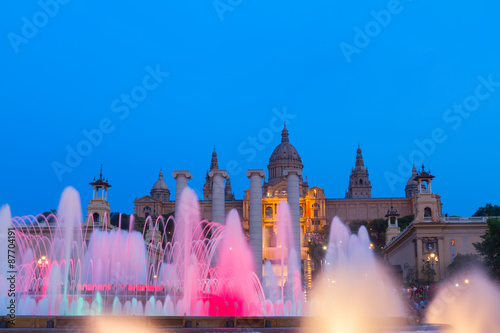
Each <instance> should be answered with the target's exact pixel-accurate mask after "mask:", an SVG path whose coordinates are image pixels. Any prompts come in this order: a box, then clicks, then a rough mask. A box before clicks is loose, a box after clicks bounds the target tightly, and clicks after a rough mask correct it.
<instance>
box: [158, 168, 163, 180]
mask: <svg viewBox="0 0 500 333" xmlns="http://www.w3.org/2000/svg"><path fill="white" fill-rule="evenodd" d="M158 178H159V179H163V170H162V168H161V167H160V174H159V175H158Z"/></svg>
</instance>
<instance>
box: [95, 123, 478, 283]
mask: <svg viewBox="0 0 500 333" xmlns="http://www.w3.org/2000/svg"><path fill="white" fill-rule="evenodd" d="M303 168H304V164H303V161H302V159H301V157H300V155H299V152H298V151H297V149H296V148H295V147H294V146H293V145H292V144H291V143H290V139H289V132H288V130H287V128H286V126H285V127H284V128H283V131H282V133H281V142H280V143H279V144H278V145H277V146H276V148H275V149H274V151H273V152H272V154H271V156H270V158H269V163H268V165H267V177H266V173H265V172H264V170H263V169H250V170H248V171H247V172H246V176H247V177H248V178H249V188H248V189H247V190H245V191H244V193H243V196H242V197H241V198H237V197H236V196H235V195H234V193H233V191H232V188H231V180H230V177H229V174H228V173H227V172H226V171H225V170H221V169H219V163H218V157H217V153H216V151H215V149H214V151H213V153H212V158H211V161H210V168H209V170H208V171H207V173H206V175H205V185H204V186H203V198H202V199H201V200H200V208H201V217H202V219H205V220H210V221H216V222H220V223H224V220H225V216H226V215H227V214H228V213H229V211H230V210H231V209H236V210H237V211H238V213H239V215H240V217H241V220H242V227H243V229H244V230H245V232H246V234H247V237H248V238H249V243H250V247H251V249H252V253H253V254H254V260H255V267H258V266H259V265H262V263H263V261H264V260H270V261H271V262H273V261H275V260H277V259H279V258H280V255H281V251H280V249H279V248H278V247H277V244H276V243H277V240H276V232H277V225H276V218H277V209H278V204H279V203H280V202H281V201H284V200H286V201H287V202H288V203H289V205H290V211H291V222H292V234H293V238H294V243H295V244H298V243H300V244H301V251H300V254H299V253H297V258H296V260H297V261H298V262H300V261H304V260H307V259H308V258H307V241H308V240H312V239H316V240H321V234H320V231H321V230H322V229H323V228H324V227H325V226H327V225H328V224H329V223H330V222H331V221H332V219H333V218H334V217H335V216H338V217H339V218H340V219H341V220H343V221H344V222H345V223H347V224H349V223H350V222H354V221H370V220H374V219H387V221H388V228H387V230H386V245H385V247H384V250H383V254H384V257H385V259H386V260H387V262H388V263H390V264H391V265H393V266H395V267H398V268H397V269H399V270H400V273H402V274H403V276H404V275H405V274H406V272H405V270H406V269H407V267H414V270H415V271H416V272H417V278H421V277H420V276H419V274H420V273H419V271H420V266H421V264H422V263H423V262H425V260H427V259H428V260H431V258H433V260H435V261H436V262H435V277H436V279H438V280H439V279H443V278H446V277H447V270H446V267H447V266H448V265H449V264H450V263H451V262H452V261H453V259H454V257H455V256H456V255H457V254H459V253H461V254H468V253H475V250H474V248H473V246H472V243H473V242H477V241H479V240H480V236H481V235H482V234H484V232H485V231H486V227H487V225H486V219H485V218H475V217H448V216H443V214H442V211H441V205H442V204H441V197H440V195H439V194H437V193H434V192H433V191H432V187H431V181H432V179H433V178H434V176H433V175H431V173H430V171H426V170H425V169H424V166H423V165H422V169H421V170H418V171H417V168H416V167H415V166H413V169H412V175H411V176H410V178H409V179H408V182H407V184H406V186H405V188H404V189H403V188H402V189H401V193H404V197H395V198H372V195H371V189H372V185H371V182H370V179H369V173H368V168H367V167H366V166H365V161H364V160H363V155H362V151H361V148H360V147H359V145H358V148H357V150H356V159H355V161H354V167H353V168H352V170H351V174H350V177H349V182H348V187H347V190H346V192H345V197H344V198H327V197H326V196H325V192H324V189H323V188H321V187H319V186H316V185H314V186H309V183H308V181H307V177H306V179H305V181H304V179H303V177H302V175H303V172H302V171H303ZM172 177H173V178H174V179H175V197H176V198H179V197H180V193H181V192H182V190H183V189H184V188H185V187H186V186H188V180H189V179H191V178H192V175H191V173H190V172H189V171H188V170H176V171H174V172H173V173H172ZM90 185H92V187H93V198H92V200H91V201H90V204H89V206H88V207H87V220H89V219H90V218H92V219H93V220H94V222H98V225H99V226H101V225H102V224H103V223H102V221H103V220H104V219H103V216H104V215H106V214H109V212H110V209H109V203H108V202H107V189H108V188H109V187H110V186H111V185H110V184H109V183H108V182H107V181H106V180H105V179H104V178H103V177H102V171H101V175H100V177H99V179H98V180H95V179H94V181H93V182H92V183H90ZM170 194H171V192H170V188H169V186H168V184H167V182H166V181H165V179H164V175H163V171H162V170H160V173H159V175H158V180H157V181H156V182H155V183H154V184H153V186H152V188H151V191H150V193H149V195H145V196H142V197H140V198H136V199H135V200H134V213H135V214H136V215H137V216H138V217H142V218H148V217H151V218H153V219H155V218H156V217H158V216H159V215H162V214H170V213H174V214H175V211H176V207H177V202H175V201H173V200H170ZM408 215H413V216H414V219H413V221H412V223H411V224H410V225H409V226H408V227H407V228H406V229H405V230H403V231H401V229H400V227H399V226H398V217H399V216H408ZM107 227H110V228H112V226H111V225H109V222H108V226H107ZM150 228H151V226H150ZM151 232H152V230H148V233H147V234H146V238H148V237H149V236H148V235H150V233H151ZM438 259H439V260H440V261H437V260H438ZM304 263H305V261H304ZM275 266H276V265H274V266H273V270H276V269H280V268H279V267H275ZM433 267H434V266H433ZM256 273H257V274H258V276H259V278H260V279H262V277H263V276H262V272H260V270H258V271H257V272H256ZM275 273H276V272H275ZM277 275H278V276H279V275H280V274H277ZM283 275H284V276H286V275H287V273H286V272H284V274H283ZM279 283H280V284H281V283H284V281H279Z"/></svg>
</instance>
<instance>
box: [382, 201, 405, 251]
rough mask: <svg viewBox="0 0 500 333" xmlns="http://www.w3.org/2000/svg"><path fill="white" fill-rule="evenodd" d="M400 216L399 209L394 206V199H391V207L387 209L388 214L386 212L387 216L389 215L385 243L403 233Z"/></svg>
mask: <svg viewBox="0 0 500 333" xmlns="http://www.w3.org/2000/svg"><path fill="white" fill-rule="evenodd" d="M398 216H399V213H398V211H397V210H395V209H394V207H393V206H392V200H391V209H389V210H387V214H385V217H387V224H388V225H387V230H386V231H385V244H386V245H387V244H388V243H390V242H391V241H392V240H393V239H394V238H396V237H397V235H399V234H400V233H401V229H400V228H399V226H398ZM393 219H394V222H393Z"/></svg>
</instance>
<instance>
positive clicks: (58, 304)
mask: <svg viewBox="0 0 500 333" xmlns="http://www.w3.org/2000/svg"><path fill="white" fill-rule="evenodd" d="M178 207H179V209H178V210H179V211H178V212H177V214H176V219H174V218H172V217H171V218H169V219H168V220H164V219H163V218H162V217H161V216H160V217H158V218H157V219H156V220H154V221H153V220H152V219H151V217H148V218H147V219H146V223H145V225H144V228H143V231H142V233H141V232H138V231H134V229H133V224H134V221H133V217H131V221H130V227H129V230H121V229H120V228H114V229H112V230H107V228H106V226H107V225H108V224H107V223H106V218H107V217H106V216H105V217H104V223H103V225H104V229H102V228H101V227H99V226H98V225H96V224H95V223H94V221H93V220H92V216H90V220H89V221H84V222H85V223H84V222H82V219H81V215H82V212H81V204H80V197H79V194H78V192H77V191H76V190H74V189H73V188H71V187H70V188H67V189H65V190H64V192H63V194H62V197H61V201H60V205H59V207H58V215H57V216H54V215H49V216H48V217H45V216H44V215H41V214H40V215H37V216H26V217H14V218H11V214H10V208H9V207H8V206H4V207H2V208H1V209H0V240H1V241H2V244H4V242H5V240H4V239H5V238H6V235H7V233H8V231H9V228H11V229H10V230H12V231H13V233H14V234H15V236H16V245H17V246H16V269H17V275H16V279H17V280H16V295H15V298H12V297H10V296H9V295H8V294H7V292H6V291H7V289H8V286H7V285H6V282H5V281H6V276H7V271H8V267H7V262H8V261H7V258H5V254H4V253H1V254H0V269H1V271H0V275H2V276H0V306H2V309H3V310H2V311H5V309H6V308H7V307H6V306H7V305H8V304H9V302H11V299H15V302H16V304H17V308H16V314H17V316H22V315H27V316H83V317H85V318H90V317H88V316H92V317H93V316H109V315H112V316H140V317H144V318H149V317H159V318H163V317H165V316H174V317H175V318H178V317H176V316H181V317H179V318H182V319H179V320H181V323H180V324H179V322H177V324H176V325H181V326H178V327H187V326H188V325H192V323H191V319H189V320H188V319H186V318H195V317H196V316H210V317H213V318H215V317H233V318H240V317H248V316H250V317H258V318H261V317H262V318H263V319H262V320H261V321H259V320H260V319H256V320H257V322H258V325H261V326H257V327H267V326H268V325H269V326H272V325H274V326H276V325H277V326H280V325H287V326H289V327H293V326H294V327H296V326H297V325H298V324H299V323H300V322H299V321H293V320H291V319H289V316H295V317H297V318H298V316H311V315H313V316H314V317H306V319H304V320H303V322H302V323H303V324H304V325H305V327H307V328H306V330H312V331H315V332H317V331H329V332H368V331H370V330H371V329H372V328H373V327H374V326H373V320H371V319H376V318H378V320H379V321H380V320H382V321H389V320H390V318H393V317H404V313H402V309H403V306H402V304H401V301H400V300H399V299H398V295H397V293H396V292H395V288H394V286H393V283H392V281H391V279H390V278H389V277H388V276H387V275H386V273H385V272H384V269H383V268H382V266H381V265H380V264H379V263H378V262H377V260H376V259H375V258H374V255H373V253H372V251H371V250H370V249H369V236H368V232H367V230H366V229H365V228H364V227H362V228H361V229H360V231H359V232H358V234H357V235H351V234H350V232H349V230H348V228H347V227H346V226H345V225H344V224H343V223H342V222H341V221H340V220H339V219H338V218H335V219H334V220H333V221H332V225H331V232H330V238H329V244H328V250H327V253H326V257H325V260H324V262H323V273H322V275H321V276H320V278H319V280H318V281H319V282H318V286H317V288H315V290H314V291H313V294H312V300H311V301H309V302H305V299H304V293H303V290H302V283H301V281H302V279H301V272H300V263H299V262H297V260H296V259H294V258H296V257H298V256H297V255H296V254H297V251H300V250H299V249H297V247H298V244H294V240H293V239H294V238H293V234H292V228H291V217H290V208H289V206H288V204H287V203H286V202H285V201H283V202H281V203H280V204H279V207H278V217H277V227H278V228H277V238H276V242H277V244H276V246H277V248H278V249H279V251H280V252H279V253H280V260H279V265H280V266H281V269H280V273H279V274H278V275H274V274H273V273H272V272H273V269H272V266H271V263H269V262H267V263H266V264H265V272H266V273H265V276H266V277H268V279H267V280H266V281H267V282H266V285H264V286H262V285H261V281H259V278H258V277H257V275H256V274H255V270H256V269H261V267H254V259H253V257H252V253H251V251H250V247H249V245H248V242H247V239H246V237H245V235H244V232H243V230H242V224H241V221H240V218H239V216H238V213H237V212H236V210H232V211H231V212H230V213H229V214H228V215H227V217H226V220H225V224H224V225H222V224H219V223H215V222H209V221H201V218H200V207H199V203H198V200H197V197H196V194H195V193H194V191H193V190H191V189H190V188H187V187H186V188H185V189H184V190H183V192H182V194H181V197H180V200H179V206H178ZM170 223H174V224H175V228H174V232H173V235H172V237H167V235H166V232H165V231H166V230H167V226H168V225H169V224H170ZM160 227H161V228H160ZM160 230H164V232H163V233H161V234H160ZM145 239H146V241H145ZM288 258H290V260H288ZM274 264H275V265H276V263H274ZM285 271H286V272H287V273H286V275H285V273H284V272H285ZM266 316H271V317H272V318H275V317H276V316H285V317H287V318H285V321H276V320H275V319H273V320H274V324H273V323H272V322H271V320H270V319H266V318H271V317H266ZM367 318H370V320H366V319H367ZM230 322H231V321H228V323H230ZM188 323H189V324H188ZM276 323H279V324H276ZM366 323H369V327H368V326H367V325H366ZM247 324H248V323H247ZM47 325H48V324H47ZM228 325H229V324H228ZM232 325H234V322H233V324H232ZM256 325H257V324H256ZM264 325H265V326H264ZM427 329H428V330H429V329H430V328H428V327H427Z"/></svg>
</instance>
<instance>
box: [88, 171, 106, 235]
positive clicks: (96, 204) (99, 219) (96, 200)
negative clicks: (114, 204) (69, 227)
mask: <svg viewBox="0 0 500 333" xmlns="http://www.w3.org/2000/svg"><path fill="white" fill-rule="evenodd" d="M89 184H90V185H92V200H90V202H89V205H88V206H87V218H86V221H87V224H90V225H92V220H93V221H94V226H99V227H101V228H102V227H103V226H104V220H106V223H107V226H106V227H107V228H108V229H110V228H112V226H111V218H110V216H109V215H110V213H111V209H110V208H109V203H108V188H110V187H111V185H109V183H108V181H107V179H105V178H103V176H102V164H101V172H100V174H99V179H97V180H96V179H95V177H94V181H93V182H92V183H89Z"/></svg>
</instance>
